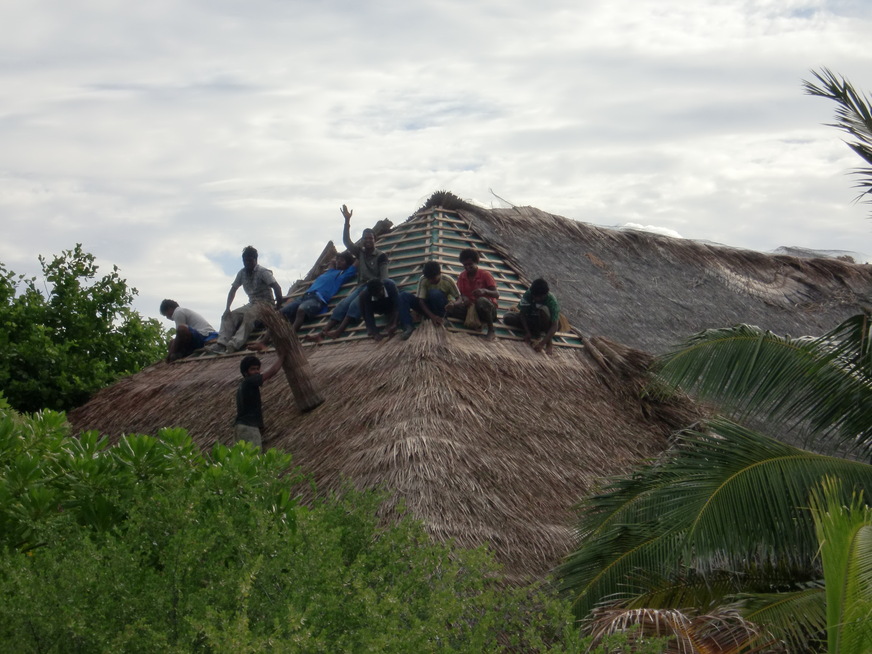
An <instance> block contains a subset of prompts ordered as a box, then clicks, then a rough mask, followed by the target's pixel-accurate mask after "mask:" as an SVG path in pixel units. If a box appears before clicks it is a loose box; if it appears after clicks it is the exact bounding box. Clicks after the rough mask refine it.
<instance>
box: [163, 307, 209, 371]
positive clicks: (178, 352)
mask: <svg viewBox="0 0 872 654" xmlns="http://www.w3.org/2000/svg"><path fill="white" fill-rule="evenodd" d="M160 315H162V316H163V317H164V318H166V319H168V320H172V321H174V322H175V323H176V336H175V338H174V339H173V340H171V341H170V347H169V352H168V353H167V363H169V362H171V361H175V360H176V359H181V358H183V357H186V356H190V355H191V354H193V352H194V350H199V349H200V348H201V347H203V346H204V345H205V344H206V343H208V342H209V341H212V340H215V339H216V338H218V332H216V331H215V330H214V329H213V328H212V325H210V324H209V323H208V322H207V321H206V319H205V318H204V317H203V316H201V315H200V314H199V313H197V312H196V311H193V310H192V309H184V308H182V307H180V306H179V303H178V302H176V301H175V300H164V301H163V302H161V303H160Z"/></svg>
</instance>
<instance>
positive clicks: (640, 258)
mask: <svg viewBox="0 0 872 654" xmlns="http://www.w3.org/2000/svg"><path fill="white" fill-rule="evenodd" d="M434 197H435V196H434ZM439 200H440V202H439V203H437V202H435V201H434V202H431V203H429V204H428V205H425V207H423V208H422V210H421V211H419V212H416V214H415V215H414V216H412V218H410V219H409V220H408V221H406V222H404V223H402V224H401V225H399V226H397V227H396V228H394V229H393V230H391V231H389V232H388V233H386V234H385V235H384V236H382V237H380V239H379V247H381V248H383V249H385V250H386V251H388V252H389V253H390V256H391V275H392V277H393V278H394V279H395V281H397V282H398V284H399V285H400V287H401V288H406V289H411V288H413V287H414V284H415V282H416V280H417V278H418V276H419V274H420V273H419V271H420V265H421V264H422V263H423V261H425V260H427V259H434V258H435V259H437V260H439V261H441V262H442V265H443V270H444V271H446V273H447V274H452V275H454V276H456V275H457V274H459V272H460V265H459V262H457V253H458V252H459V251H460V249H462V248H464V247H469V246H473V247H476V248H477V249H479V250H480V251H481V252H482V253H483V254H484V260H483V264H482V265H483V266H484V267H486V268H487V269H488V270H490V271H491V272H492V273H493V274H494V276H495V277H496V279H497V282H498V284H499V286H500V293H501V302H500V303H501V309H505V308H508V307H510V306H512V305H513V304H514V303H515V302H516V301H517V298H518V297H519V296H520V293H521V292H522V291H523V288H524V287H525V285H526V283H527V281H528V280H530V279H534V278H536V277H539V276H543V277H545V278H546V279H547V280H548V281H549V283H550V284H551V286H552V288H553V290H554V291H555V292H556V294H557V295H558V298H559V300H560V302H561V306H562V307H563V309H564V310H565V311H566V312H567V313H568V314H569V317H570V321H571V322H572V324H573V325H574V326H575V327H576V328H579V329H580V333H569V332H568V333H565V334H563V335H562V336H561V338H560V339H559V342H558V344H557V347H555V353H554V355H553V356H550V357H549V356H546V355H544V354H537V353H535V352H533V351H532V350H531V349H530V348H529V347H527V346H525V345H524V344H523V343H521V342H520V341H519V340H518V338H517V335H516V334H514V333H512V332H511V331H508V330H505V329H502V330H500V331H499V333H498V336H499V340H498V341H497V342H496V343H488V342H486V341H484V340H483V339H481V338H478V337H475V336H474V335H471V334H470V333H469V332H466V331H465V330H464V329H463V327H462V326H461V325H458V324H456V323H455V324H451V325H449V328H448V329H446V330H437V329H434V328H433V327H432V326H431V325H429V324H427V325H425V326H423V327H422V328H420V329H418V330H417V331H416V332H415V335H414V336H413V337H412V338H411V339H410V340H409V341H400V340H399V339H391V340H388V341H382V342H381V343H374V342H373V341H371V340H368V339H366V338H365V337H364V335H363V334H362V333H361V331H359V330H349V332H348V334H347V335H346V336H345V337H344V338H342V339H339V340H337V341H328V344H325V345H321V346H318V347H311V346H309V347H307V348H306V349H305V351H306V354H307V356H308V359H309V363H310V364H311V368H312V371H313V374H314V377H315V382H316V383H317V385H318V386H319V388H320V392H321V394H323V396H324V399H325V402H324V403H323V404H322V405H321V406H319V407H318V408H317V409H315V410H313V411H311V412H309V413H306V414H301V413H300V411H299V410H298V409H297V408H296V406H295V404H294V401H293V398H292V394H291V391H290V389H289V388H288V386H287V384H286V383H284V381H282V380H280V379H276V380H273V381H272V382H271V383H270V384H269V385H268V386H267V387H266V388H265V389H264V393H263V396H264V406H265V414H266V423H267V433H266V435H265V444H266V446H267V447H279V448H282V449H285V450H287V451H290V452H291V453H292V454H293V455H294V457H295V461H296V463H297V464H298V465H300V466H301V467H302V468H303V469H304V470H305V471H307V472H309V473H311V474H312V475H313V477H314V479H315V481H316V482H317V484H318V487H319V488H320V489H322V490H329V489H334V488H340V487H341V485H342V484H343V480H344V479H349V480H351V481H352V482H353V483H354V484H356V485H358V486H360V487H367V488H370V487H378V486H381V487H384V488H386V489H387V490H388V491H391V492H393V493H394V494H395V495H394V497H395V501H399V500H402V501H403V502H404V503H405V505H406V506H407V507H408V508H409V510H410V511H411V513H412V515H414V516H415V517H417V518H419V519H421V520H422V521H423V522H424V524H425V525H426V527H427V529H428V530H429V531H430V533H431V534H433V535H434V536H435V537H438V538H455V539H456V540H457V541H458V542H459V543H460V544H462V545H479V544H487V545H489V546H491V547H492V548H493V549H494V551H495V552H496V553H497V555H498V557H499V558H500V560H502V561H503V562H504V563H505V564H506V566H507V568H508V572H509V574H510V575H513V576H523V575H528V574H534V575H535V574H540V573H542V572H544V571H546V570H548V569H549V568H550V567H551V566H552V565H554V564H555V563H556V562H557V561H558V560H559V559H560V557H561V556H563V555H564V554H565V553H566V552H567V549H568V547H569V546H570V544H571V526H570V525H571V522H572V519H571V507H572V505H573V504H574V503H575V502H576V501H577V500H578V499H579V498H580V497H581V496H583V495H585V494H587V493H589V492H590V491H591V490H592V489H593V488H594V487H595V485H596V483H597V480H598V479H600V478H601V477H602V476H603V475H608V474H612V473H618V472H623V471H626V470H627V469H628V468H629V467H630V466H631V465H633V464H635V463H637V462H638V461H639V460H640V459H642V458H645V457H650V456H653V455H655V454H657V453H658V452H660V451H662V449H663V448H664V446H665V444H666V440H667V438H668V435H669V434H670V433H671V432H672V431H673V430H674V429H676V428H679V427H681V426H685V425H686V424H688V423H689V422H690V421H692V420H693V419H695V418H696V417H697V413H696V410H695V409H693V407H691V406H690V405H689V404H686V403H684V404H682V403H675V404H668V403H658V402H655V401H654V400H652V399H651V398H648V397H646V396H645V395H644V394H642V393H640V388H641V384H642V379H643V373H644V369H645V367H646V366H647V364H648V362H649V360H650V355H648V354H645V353H644V352H643V351H641V350H649V351H653V352H660V351H662V350H664V349H666V348H667V347H668V346H669V345H671V344H672V343H674V342H676V341H677V340H679V339H680V338H682V337H684V336H686V335H688V334H690V333H692V332H694V331H698V330H700V329H702V328H705V327H710V326H723V325H725V324H733V323H736V322H746V323H754V324H758V325H761V326H763V327H767V328H769V329H773V330H775V331H778V332H780V333H785V332H788V333H792V334H794V335H798V334H814V333H821V332H823V331H825V330H827V329H829V328H831V327H832V326H833V325H835V324H836V322H837V321H838V320H839V319H840V318H841V317H843V316H845V315H848V314H850V313H852V312H854V311H856V309H857V308H858V305H859V304H860V303H861V302H870V296H872V270H870V268H872V267H869V266H856V265H850V264H847V263H843V262H839V261H834V260H814V261H809V260H799V259H795V258H792V257H774V256H770V255H764V254H758V253H752V252H746V251H741V250H734V249H731V248H721V247H715V246H708V245H702V244H698V243H693V242H689V241H682V240H679V239H668V238H666V237H660V236H655V235H652V234H642V233H636V232H617V231H614V230H607V229H603V228H598V227H593V226H590V225H585V224H582V223H576V222H573V221H570V220H567V219H565V218H560V217H558V216H552V215H550V214H546V213H543V212H540V211H538V210H535V209H529V208H524V209H494V210H484V209H479V208H475V207H471V206H470V205H467V204H465V203H463V202H460V201H457V200H456V198H454V199H453V200H452V198H451V197H445V196H442V197H441V198H439ZM443 200H447V201H444V202H443ZM445 205H448V206H445ZM333 251H334V250H333V249H332V245H329V246H328V248H326V249H325V251H324V252H323V253H322V255H321V256H320V257H319V258H318V262H317V263H316V265H315V267H314V268H313V270H312V272H311V273H310V275H309V276H307V280H308V281H311V279H313V278H314V277H315V276H316V275H317V274H318V273H319V272H320V271H321V269H322V267H323V265H324V263H325V262H326V261H327V260H328V259H329V258H330V255H331V253H332V252H333ZM308 281H303V282H301V283H299V284H297V285H296V286H295V287H294V289H293V292H294V293H302V292H303V290H304V289H305V288H306V287H307V286H308ZM347 290H348V289H345V290H344V291H343V292H342V293H340V294H339V296H338V297H337V298H335V301H338V299H340V298H341V297H342V296H343V295H344V294H345V293H346V292H347ZM870 303H872V302H870ZM325 319H326V318H325ZM323 322H324V320H322V321H321V322H320V323H318V324H316V325H315V328H320V325H322V324H323ZM309 329H311V327H309ZM618 343H625V344H629V345H630V346H632V347H628V346H627V345H619V344H618ZM633 348H638V349H633ZM267 356H268V357H271V356H274V355H267ZM238 365H239V354H237V355H231V356H222V357H204V358H200V359H197V358H190V359H187V360H184V361H181V362H177V363H174V364H169V365H168V364H163V363H161V364H157V365H155V366H152V367H151V368H149V369H147V370H145V371H143V372H141V373H139V374H137V375H134V376H132V377H130V378H127V379H124V380H122V381H120V382H118V383H117V384H115V385H114V386H112V387H110V388H107V389H104V390H103V391H100V392H99V393H98V394H97V395H96V396H95V397H94V398H93V399H92V400H91V401H90V402H89V403H88V404H86V405H85V406H83V407H81V408H79V409H77V410H75V411H73V412H71V413H70V416H69V417H70V421H71V422H72V423H73V425H74V427H75V428H77V429H97V430H99V431H101V432H103V433H106V434H109V435H111V436H112V437H113V438H117V437H118V436H119V435H120V434H122V433H136V432H144V433H154V432H156V431H157V430H158V429H159V428H160V427H166V426H181V427H185V428H186V429H188V430H189V431H190V433H191V434H192V436H193V437H194V439H195V440H196V442H197V443H199V444H200V445H201V446H202V447H210V446H211V445H212V444H213V443H215V442H216V441H222V442H228V441H229V439H230V438H231V434H232V422H233V418H234V414H235V405H234V396H235V389H236V386H237V384H238V381H239V369H238Z"/></svg>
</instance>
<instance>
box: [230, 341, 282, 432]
mask: <svg viewBox="0 0 872 654" xmlns="http://www.w3.org/2000/svg"><path fill="white" fill-rule="evenodd" d="M281 367H282V359H281V357H279V358H278V359H277V360H276V362H275V363H274V364H273V365H271V366H270V367H269V368H267V370H266V371H265V372H264V373H262V374H261V372H260V359H258V358H257V357H256V356H253V355H249V356H247V357H243V359H242V362H241V363H240V364H239V370H240V372H241V373H242V381H241V382H239V388H238V389H237V390H236V438H235V440H234V443H237V442H239V441H248V442H249V443H252V444H254V445H256V446H257V447H261V445H262V433H263V411H262V410H261V403H260V387H261V386H263V385H264V383H266V382H267V381H269V380H270V379H271V378H273V377H274V376H275V374H276V373H277V372H278V371H279V368H281Z"/></svg>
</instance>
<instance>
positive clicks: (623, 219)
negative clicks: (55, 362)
mask: <svg viewBox="0 0 872 654" xmlns="http://www.w3.org/2000/svg"><path fill="white" fill-rule="evenodd" d="M870 39H872V2H870V1H869V0H845V1H826V0H818V1H813V0H809V1H804V0H769V1H767V0H761V1H756V2H755V1H750V0H749V1H740V0H650V1H648V0H539V1H537V2H530V1H529V0H477V1H476V0H472V1H469V0H466V1H464V2H459V1H455V0H311V1H310V0H246V1H245V2H243V1H241V0H239V1H236V0H233V1H231V0H173V1H169V0H149V2H121V1H120V0H119V1H117V2H113V1H112V0H92V1H86V0H51V1H46V0H26V1H24V0H22V1H20V2H19V1H13V0H8V1H7V2H4V3H2V5H0V226H2V238H0V261H2V262H3V263H4V264H5V265H6V267H7V268H9V269H12V270H15V271H16V272H20V273H29V274H36V273H37V272H38V271H39V264H38V262H37V255H39V254H43V255H52V254H55V253H59V252H60V251H61V250H63V249H67V248H72V247H73V246H74V245H75V244H76V243H82V244H83V246H84V248H85V249H86V250H87V251H89V252H92V253H93V254H95V255H96V256H97V258H98V262H99V263H100V264H101V266H103V267H105V269H106V270H109V269H111V265H112V264H117V265H118V266H119V267H120V268H121V273H122V275H123V276H124V277H125V278H126V279H127V280H128V282H129V283H130V284H131V285H132V286H135V287H136V288H138V289H139V292H140V296H139V298H137V300H136V304H135V306H136V308H137V309H139V310H140V311H141V312H142V313H143V314H145V315H148V316H153V317H158V318H159V314H158V311H157V307H158V304H159V303H160V300H161V299H162V298H164V297H170V298H174V299H176V300H177V301H178V302H180V303H181V304H182V305H183V306H189V307H191V308H193V309H196V310H198V311H200V312H201V313H203V314H204V315H205V316H206V318H207V319H209V320H210V321H212V322H213V324H214V325H215V326H216V327H217V326H218V321H219V316H220V313H221V311H222V310H223V305H224V301H225V298H226V294H227V289H228V288H229V284H230V281H231V279H232V277H233V275H234V274H235V272H236V270H237V269H238V268H239V267H240V265H241V262H240V259H239V255H240V252H241V249H242V247H243V246H245V245H247V244H249V243H250V244H253V245H255V246H256V247H257V248H258V249H259V250H260V253H261V256H260V263H261V264H263V265H265V266H267V267H269V268H271V269H272V270H273V271H274V272H275V274H276V277H277V279H278V281H279V283H280V284H281V285H282V287H283V289H284V288H287V287H288V286H289V285H290V284H291V283H292V282H293V281H294V280H295V279H297V278H299V277H301V276H302V275H304V274H305V273H306V272H307V271H308V270H309V268H310V267H311V266H312V264H313V263H314V260H315V258H316V257H317V255H318V254H319V253H320V251H321V249H322V248H323V246H324V245H325V244H326V242H327V241H328V240H330V239H333V240H334V241H336V242H337V243H338V242H339V241H340V240H341V229H342V218H341V215H340V214H339V211H338V208H339V206H340V205H341V204H342V203H347V204H348V205H349V206H350V207H352V208H354V219H353V222H352V234H353V236H355V237H356V236H358V235H359V233H360V230H361V229H362V228H363V227H365V226H369V225H371V224H373V223H374V222H375V221H377V220H379V219H381V218H389V219H391V220H392V221H393V222H394V223H395V224H396V223H399V222H401V221H402V220H404V219H405V218H406V217H408V216H409V214H410V213H411V212H413V211H414V210H415V209H417V208H418V207H419V206H420V205H421V204H422V203H423V202H424V201H425V200H426V199H427V198H428V197H429V196H430V194H431V193H433V192H434V191H436V190H440V189H446V190H449V191H452V192H453V193H455V194H457V195H459V196H460V197H462V198H464V199H467V200H469V201H472V202H475V203H478V204H481V205H484V206H508V205H506V204H505V203H504V202H503V199H504V200H506V201H508V202H510V203H511V204H514V205H531V206H535V207H538V208H540V209H543V210H545V211H549V212H551V213H556V214H560V215H563V216H566V217H568V218H572V219H575V220H580V221H583V222H589V223H594V224H597V225H607V226H614V225H625V224H628V223H630V224H636V225H642V226H653V227H656V228H659V229H662V230H666V231H667V232H668V233H672V234H676V235H680V236H682V237H684V238H694V239H705V240H710V241H717V242H720V243H724V244H727V245H733V246H739V247H747V248H752V249H758V250H763V251H770V250H772V249H774V248H776V247H778V246H800V247H806V248H816V249H831V250H832V249H835V250H849V251H859V252H865V253H872V221H870V220H868V219H867V216H868V215H869V211H870V207H869V205H863V204H854V203H853V202H852V200H853V199H854V197H855V196H856V195H857V191H856V189H854V188H853V187H852V179H851V177H850V176H849V175H848V174H847V173H848V172H849V171H850V170H851V169H852V168H854V167H856V166H858V165H859V164H860V163H862V162H861V160H860V159H859V158H858V157H856V155H854V154H853V153H852V152H851V151H850V150H849V149H848V147H847V146H846V145H845V144H844V142H843V140H842V136H841V133H840V132H838V131H837V130H835V129H834V128H832V127H826V126H825V125H824V123H826V122H832V120H833V113H834V110H835V108H836V107H835V105H834V104H832V103H830V102H828V101H827V100H823V99H820V98H813V97H810V96H807V95H804V94H803V91H802V88H801V81H802V79H804V78H805V79H808V78H810V72H809V71H810V70H811V69H819V68H820V67H822V66H827V67H829V68H831V69H833V70H835V71H837V72H839V73H841V74H844V75H845V76H846V77H847V78H848V79H849V80H851V81H852V82H853V83H854V85H855V86H856V87H858V88H859V89H862V90H864V91H872V49H870V48H869V43H870ZM497 196H498V197H497ZM501 198H502V199H501ZM531 238H535V235H534V234H531ZM242 301H243V294H242V292H241V291H240V294H239V296H238V298H237V302H236V304H235V305H234V306H238V305H239V304H240V303H241V302H242ZM161 320H163V319H161ZM163 322H164V326H166V327H169V326H170V324H169V323H168V322H166V321H163Z"/></svg>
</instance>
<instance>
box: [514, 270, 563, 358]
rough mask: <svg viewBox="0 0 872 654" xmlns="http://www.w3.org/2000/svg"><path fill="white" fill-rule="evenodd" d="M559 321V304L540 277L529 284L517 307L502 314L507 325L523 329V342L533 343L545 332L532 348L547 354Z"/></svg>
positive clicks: (550, 350) (549, 352) (551, 349)
mask: <svg viewBox="0 0 872 654" xmlns="http://www.w3.org/2000/svg"><path fill="white" fill-rule="evenodd" d="M559 321H560V305H559V304H558V303H557V298H556V297H554V294H553V293H551V292H550V289H549V288H548V282H546V281H545V280H544V279H542V278H539V279H536V280H534V281H533V283H532V284H530V288H529V289H527V291H526V292H525V293H524V295H523V297H522V298H521V301H520V302H519V303H518V308H517V309H515V310H513V311H509V312H507V313H506V315H504V316H503V322H504V323H505V324H506V325H508V326H509V327H512V328H514V329H523V330H524V342H525V343H527V344H528V345H533V339H534V338H537V339H538V338H539V336H540V335H541V334H542V332H545V336H544V337H542V339H541V340H539V341H537V342H536V344H535V345H533V349H534V350H536V352H541V351H542V350H543V349H544V350H545V352H547V353H548V354H551V352H552V351H553V348H552V342H551V341H552V339H553V338H554V334H556V333H557V326H558V324H559Z"/></svg>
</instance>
